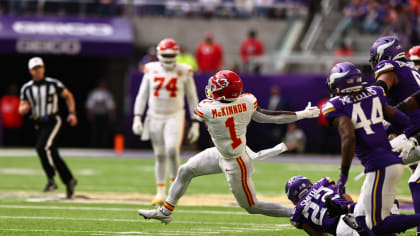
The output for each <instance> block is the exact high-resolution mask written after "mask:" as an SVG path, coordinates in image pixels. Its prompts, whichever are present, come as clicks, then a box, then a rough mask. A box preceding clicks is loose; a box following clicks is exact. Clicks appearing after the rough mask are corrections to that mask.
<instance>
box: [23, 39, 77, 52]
mask: <svg viewBox="0 0 420 236" xmlns="http://www.w3.org/2000/svg"><path fill="white" fill-rule="evenodd" d="M81 49H82V45H81V43H80V41H78V40H55V39H54V40H45V39H43V40H37V39H19V40H18V41H17V42H16V51H17V52H19V53H46V54H70V55H75V54H79V53H80V51H81Z"/></svg>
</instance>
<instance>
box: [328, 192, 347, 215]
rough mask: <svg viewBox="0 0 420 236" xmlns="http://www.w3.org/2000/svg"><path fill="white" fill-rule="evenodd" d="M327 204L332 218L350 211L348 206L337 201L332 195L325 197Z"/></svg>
mask: <svg viewBox="0 0 420 236" xmlns="http://www.w3.org/2000/svg"><path fill="white" fill-rule="evenodd" d="M325 205H326V206H327V211H328V216H329V217H331V218H335V217H339V216H341V215H344V214H347V213H349V209H348V207H346V206H342V205H340V204H337V203H335V202H334V201H333V200H332V199H331V196H327V197H326V198H325Z"/></svg>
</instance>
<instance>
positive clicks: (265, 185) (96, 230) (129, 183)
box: [0, 157, 415, 235]
mask: <svg viewBox="0 0 420 236" xmlns="http://www.w3.org/2000/svg"><path fill="white" fill-rule="evenodd" d="M66 161H67V163H68V164H69V166H70V167H71V168H72V170H74V172H75V176H76V177H77V179H78V180H79V185H78V186H77V193H76V198H75V200H72V201H68V200H63V199H62V198H61V197H62V196H64V190H65V187H64V186H63V185H62V184H60V185H59V189H58V190H57V191H56V192H55V193H51V194H43V193H41V192H40V190H41V189H42V187H43V186H44V184H45V176H44V174H43V172H42V171H41V167H40V163H39V160H38V158H36V157H0V235H305V233H304V232H303V231H302V232H301V231H298V230H296V229H294V228H293V227H292V226H291V225H290V224H289V220H288V219H287V218H273V217H266V216H259V215H249V214H247V213H246V212H245V211H244V210H242V209H241V208H239V207H236V206H233V205H231V204H232V202H231V200H232V197H231V196H230V192H229V188H228V186H227V184H226V181H225V177H224V175H222V174H220V175H213V176H203V177H198V178H196V179H194V180H193V181H192V183H191V185H190V188H189V189H188V191H187V195H186V197H185V198H184V200H183V201H184V202H185V204H182V203H183V202H182V201H181V203H180V205H179V206H178V207H177V208H176V210H175V213H174V215H173V216H174V220H173V221H172V223H171V224H169V225H163V224H160V223H158V222H157V221H146V220H144V219H142V218H140V217H139V216H138V215H137V212H136V210H137V209H138V208H152V206H150V205H149V204H148V202H149V201H150V200H151V199H150V198H151V197H152V196H153V195H152V194H153V193H154V189H155V184H154V167H153V164H154V161H153V160H149V159H125V158H67V159H66ZM361 170H362V168H361V166H357V165H356V166H353V167H352V170H351V178H350V180H349V183H348V186H347V191H348V192H349V193H351V194H354V195H357V194H358V193H359V189H360V186H361V184H362V180H360V181H354V180H353V177H354V176H356V175H357V174H359V173H360V171H361ZM293 175H306V176H307V177H308V178H310V179H312V180H313V181H316V180H318V179H319V178H321V177H323V176H330V177H332V178H336V177H337V176H338V165H335V164H316V163H281V162H257V163H255V172H254V175H253V179H254V183H255V186H256V189H257V192H258V194H259V196H261V197H266V198H273V199H280V201H283V202H285V199H284V198H285V195H284V185H285V182H286V181H287V180H288V179H289V177H291V176H293ZM408 176H409V171H408V170H407V171H406V173H405V175H404V179H403V180H402V181H401V182H400V184H399V186H398V190H399V194H400V196H403V197H409V196H410V193H409V189H408V186H407V184H406V183H407V181H406V180H407V179H408ZM57 183H59V179H58V178H57ZM205 194H211V195H209V197H208V198H209V204H206V205H207V206H199V205H197V204H194V202H193V200H194V199H195V198H199V197H200V199H199V200H198V201H199V202H206V200H207V199H206V195H205ZM203 196H204V197H203ZM217 196H219V197H217ZM225 197H226V198H229V199H230V201H228V204H227V205H231V206H222V205H223V204H218V202H221V201H220V199H223V198H225ZM185 199H187V200H185ZM212 199H213V200H215V199H216V200H219V201H214V202H212V201H210V200H212ZM215 202H216V204H215ZM222 202H223V201H222ZM209 205H220V206H209ZM404 235H415V233H414V231H413V230H412V231H409V232H407V233H406V234H404Z"/></svg>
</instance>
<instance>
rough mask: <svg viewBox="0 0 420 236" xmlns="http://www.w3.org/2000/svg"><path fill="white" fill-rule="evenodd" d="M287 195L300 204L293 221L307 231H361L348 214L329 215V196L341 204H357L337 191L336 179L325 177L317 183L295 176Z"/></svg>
mask: <svg viewBox="0 0 420 236" xmlns="http://www.w3.org/2000/svg"><path fill="white" fill-rule="evenodd" d="M286 194H287V197H288V198H289V200H290V201H292V202H293V204H294V205H295V206H296V207H295V209H294V211H293V215H292V216H291V217H290V221H291V223H292V224H293V225H294V226H295V227H296V228H298V229H303V230H305V231H306V232H307V233H308V234H309V235H312V236H315V235H322V236H323V235H328V234H333V235H340V236H347V235H359V234H358V233H357V231H355V230H353V229H352V228H350V226H348V225H347V223H345V219H346V218H344V217H345V216H344V215H342V216H336V217H330V216H328V214H327V206H326V200H325V199H326V197H330V198H331V199H332V201H334V202H335V203H336V204H338V205H339V206H340V207H344V208H349V209H350V211H352V209H353V208H354V205H355V203H354V202H353V201H352V200H351V198H350V196H348V195H346V194H344V197H340V196H339V195H338V194H337V187H336V186H335V183H334V181H333V180H332V179H330V178H328V177H324V178H322V179H320V180H319V181H318V182H316V183H315V184H312V182H311V181H310V180H309V179H307V178H306V177H304V176H294V177H292V178H290V179H289V181H287V183H286Z"/></svg>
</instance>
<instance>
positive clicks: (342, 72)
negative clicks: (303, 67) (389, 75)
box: [322, 62, 420, 234]
mask: <svg viewBox="0 0 420 236" xmlns="http://www.w3.org/2000/svg"><path fill="white" fill-rule="evenodd" d="M327 84H328V88H329V91H330V94H331V95H332V96H334V97H333V98H331V99H330V100H329V101H328V102H327V103H325V104H324V106H323V108H322V110H323V114H324V116H325V118H326V119H327V120H328V122H329V123H330V124H331V125H332V126H334V127H336V128H337V130H338V133H339V135H340V138H341V152H342V161H341V174H340V179H339V180H338V181H337V191H338V192H339V194H343V193H344V192H345V184H346V182H347V179H348V173H349V169H350V165H351V161H352V159H353V156H354V154H356V156H357V157H358V158H359V160H360V161H361V163H362V165H363V166H364V168H365V173H366V178H365V181H364V183H363V186H362V189H361V194H360V198H359V201H358V203H357V204H356V206H355V209H354V214H355V216H356V220H357V222H358V223H359V225H361V226H365V227H364V228H365V231H369V230H372V232H373V233H375V234H391V233H399V232H403V231H405V230H407V229H409V228H412V227H415V226H418V225H420V214H415V215H391V208H392V206H393V203H394V200H395V196H396V190H397V183H398V181H399V180H400V179H401V176H402V174H403V169H404V166H403V165H402V159H401V158H399V157H398V156H397V155H396V154H395V153H393V152H392V149H391V145H390V143H389V141H388V139H387V134H386V130H385V127H384V121H385V120H387V121H388V122H390V123H391V124H392V125H394V126H395V127H397V128H398V129H401V130H402V129H405V128H406V127H408V125H409V124H410V120H409V118H408V117H407V116H406V115H405V114H404V113H402V112H401V111H399V110H398V109H396V108H394V107H393V106H390V105H388V103H387V100H386V94H385V92H384V90H383V89H382V88H381V87H379V86H372V87H365V86H364V85H363V81H362V78H361V73H360V71H359V70H358V69H357V68H356V67H355V66H354V65H353V64H351V63H349V62H343V63H338V64H336V65H335V66H334V67H333V68H332V70H331V72H330V75H329V77H328V80H327ZM343 213H346V212H343ZM364 221H365V223H366V224H364Z"/></svg>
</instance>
